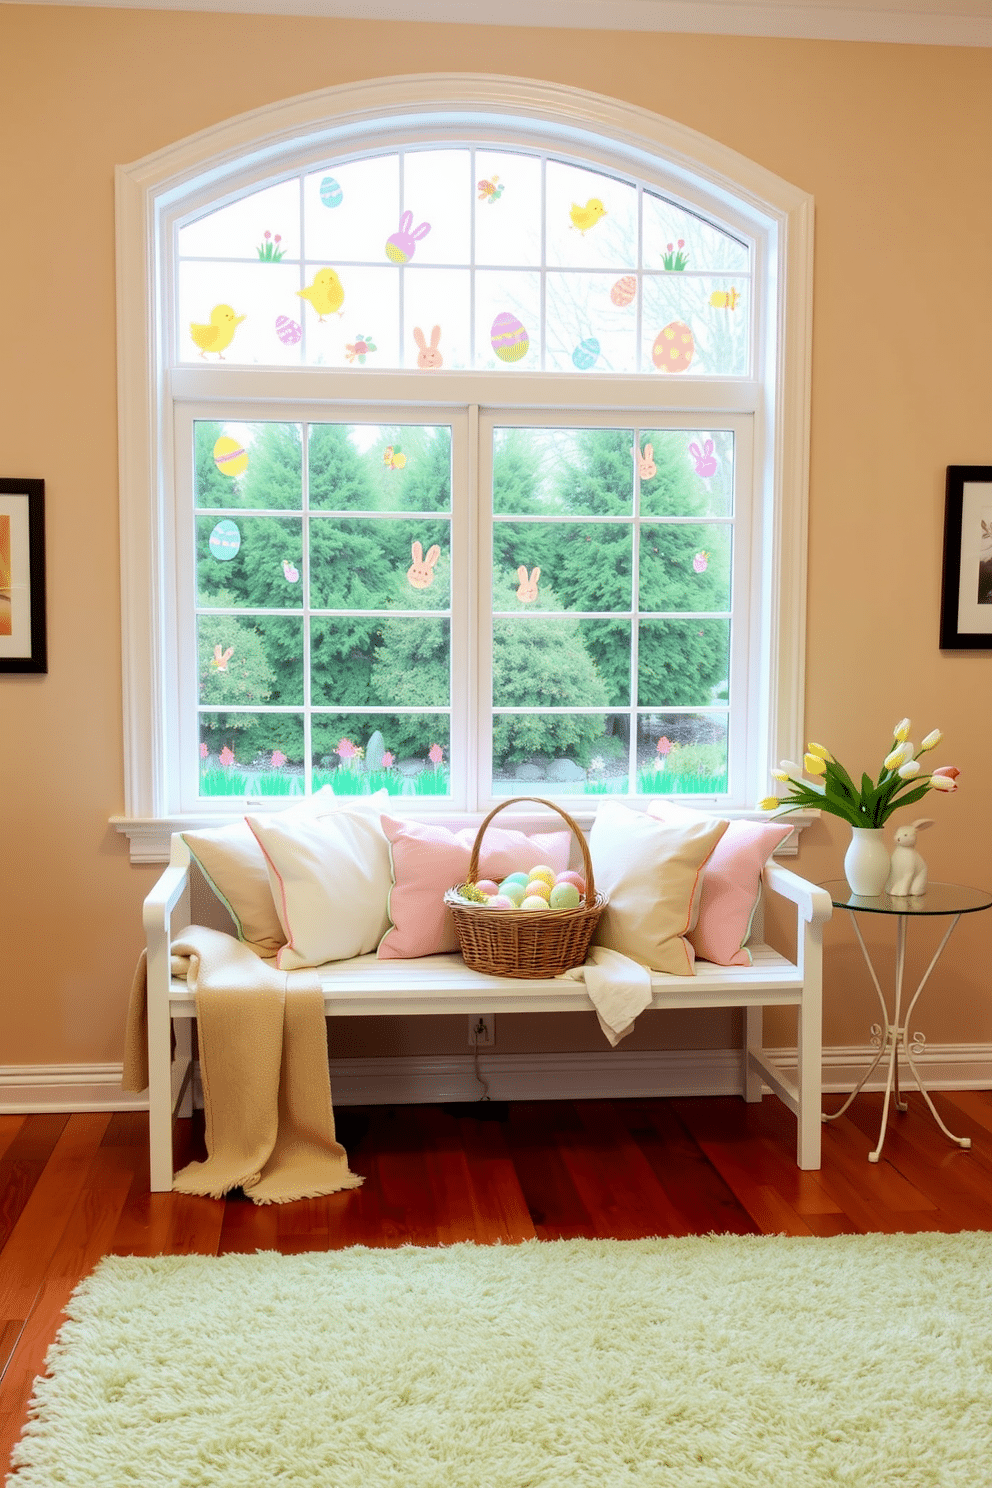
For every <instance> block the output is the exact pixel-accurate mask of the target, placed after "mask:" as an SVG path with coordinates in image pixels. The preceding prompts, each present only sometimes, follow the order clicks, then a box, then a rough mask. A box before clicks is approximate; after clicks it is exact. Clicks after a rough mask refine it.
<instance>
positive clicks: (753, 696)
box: [114, 74, 813, 862]
mask: <svg viewBox="0 0 992 1488" xmlns="http://www.w3.org/2000/svg"><path fill="white" fill-rule="evenodd" d="M469 137H471V138H475V139H477V140H478V139H483V140H489V141H492V142H493V143H496V142H498V143H500V144H502V145H504V146H507V147H512V145H513V144H514V143H516V144H519V145H520V146H522V147H524V148H532V149H533V148H538V149H548V150H554V151H557V152H559V153H561V154H564V155H570V156H571V157H572V158H575V159H581V160H584V161H588V162H589V163H590V164H593V165H599V166H601V167H602V168H603V169H605V170H607V171H609V170H611V169H612V170H616V171H618V172H620V173H624V172H626V173H628V174H636V175H638V176H640V177H641V178H643V179H644V180H645V181H647V182H652V183H654V184H656V185H657V189H658V190H660V191H661V192H662V194H666V195H669V196H672V197H674V198H675V199H681V200H683V201H685V202H686V203H687V204H689V205H691V206H696V207H697V208H699V209H701V210H702V211H703V212H704V213H707V214H708V215H710V216H712V217H713V218H714V219H715V220H716V221H718V222H723V223H726V224H727V225H728V227H730V228H731V230H736V231H738V232H739V233H740V234H741V235H742V236H746V237H748V238H749V239H750V240H751V242H752V243H753V244H754V269H755V274H754V280H753V283H754V309H755V318H754V323H753V365H754V370H755V376H754V378H753V379H730V380H725V379H707V378H699V377H696V378H682V379H679V380H677V381H676V380H674V379H671V378H669V379H666V380H665V382H664V384H663V386H664V395H663V398H662V396H661V395H660V385H659V382H658V379H657V378H651V377H647V376H636V375H635V376H633V377H631V378H626V379H624V399H625V403H624V406H625V407H626V408H627V409H628V410H629V411H630V413H631V416H632V417H639V418H643V419H647V418H650V417H651V416H652V415H653V416H655V417H657V415H658V414H659V412H660V410H659V407H658V405H659V403H661V402H663V403H664V412H665V413H666V414H668V413H673V414H676V415H677V414H678V413H679V411H680V410H684V411H685V412H686V413H692V414H694V415H697V416H700V417H704V416H706V415H712V416H713V417H714V418H715V417H716V416H717V415H718V414H720V413H734V412H741V413H743V412H750V413H752V414H753V418H754V444H753V471H754V510H755V522H754V536H755V545H756V551H755V555H754V556H755V558H756V559H757V564H758V571H759V572H760V573H762V574H763V575H764V576H765V577H764V580H763V581H762V582H761V585H760V597H759V598H758V600H757V602H756V604H755V606H754V607H753V609H752V621H753V624H752V634H753V642H752V648H751V649H752V668H751V682H750V717H751V718H752V719H753V720H755V727H754V728H753V729H752V728H751V727H750V726H749V729H748V734H749V737H752V736H753V747H752V748H751V749H750V750H749V759H748V762H747V767H746V778H747V785H748V788H749V793H750V794H751V795H752V797H753V798H756V797H757V795H758V794H761V793H763V792H764V790H765V789H766V788H767V786H766V782H767V771H768V769H769V768H770V767H771V766H773V765H774V764H775V763H776V762H777V760H778V759H780V758H783V757H795V756H796V754H797V753H801V750H802V739H803V704H804V650H805V608H806V531H807V486H808V448H809V405H810V375H811V326H812V246H813V233H812V228H813V203H812V198H811V197H810V196H809V195H808V194H807V193H805V192H803V191H801V190H799V189H798V188H797V187H794V186H792V185H790V184H789V183H787V182H785V181H783V180H781V179H780V178H779V177H777V176H775V175H773V174H772V173H770V172H768V171H766V170H764V168H763V167H761V166H759V165H757V164H755V163H754V162H752V161H749V160H747V159H746V158H745V157H743V156H741V155H739V154H737V153H736V152H735V151H732V150H729V149H728V148H727V147H725V146H723V145H721V144H719V143H717V142H716V141H713V140H710V139H707V138H706V137H705V136H703V135H700V134H698V133H696V132H695V131H693V130H690V129H687V128H685V127H684V126H683V125H681V124H678V123H676V122H674V121H672V120H669V119H665V118H662V117H661V116H659V115H656V114H653V113H650V112H648V111H647V110H644V109H640V108H637V107H635V106H633V105H630V104H626V103H623V102H620V101H618V100H614V99H608V98H604V97H601V96H599V95H596V94H590V93H585V92H582V91H580V90H577V89H572V88H565V87H561V86H559V85H557V84H552V83H545V82H537V81H533V80H529V79H520V78H507V77H493V76H486V75H477V76H473V75H464V74H459V75H435V76H420V77H399V78H380V79H375V80H373V81H371V82H363V83H356V84H348V85H345V86H342V87H339V88H331V89H327V90H324V91H322V92H318V93H313V94H309V95H306V96H304V97H302V98H297V99H290V100H287V101H285V102H283V103H279V104H275V105H272V106H270V107H268V108H263V109H259V110H256V111H254V112H252V113H250V114H245V115H242V116H240V117H238V118H235V119H231V120H228V121H226V122H225V123H223V124H220V125H218V126H216V127H215V128H213V129H210V130H206V131H204V132H203V133H201V134H198V135H195V136H193V137H191V138H189V139H186V140H182V141H179V142H178V143H176V144H175V145H172V146H169V147H167V148H166V149H164V150H161V151H159V152H157V153H156V154H154V155H152V156H148V157H146V158H145V159H144V160H142V161H138V162H136V163H134V164H132V165H129V166H121V167H118V170H117V205H118V213H117V264H118V408H119V464H120V486H121V592H122V627H123V687H124V697H123V705H124V767H125V812H124V814H123V815H122V816H120V817H116V818H114V822H115V825H117V827H118V829H119V830H121V831H124V832H126V833H127V835H128V836H129V838H130V841H131V856H132V860H133V861H156V862H157V861H160V860H161V859H162V857H163V855H165V854H166V850H167V843H168V834H169V832H170V831H171V830H174V829H175V828H176V827H178V826H180V825H182V824H184V823H188V822H190V821H192V820H193V819H194V818H191V817H188V816H187V817H181V816H179V815H177V814H176V813H175V812H174V809H173V807H174V801H175V796H174V794H173V781H174V779H175V776H176V770H177V765H176V761H175V760H174V759H173V758H172V757H171V756H170V746H169V731H168V729H166V728H165V727H163V721H164V720H166V719H169V718H170V717H171V716H172V712H173V711H174V708H175V695H174V692H173V691H172V688H173V686H174V681H175V675H176V658H175V640H174V636H173V634H172V625H171V620H170V617H171V615H172V614H173V613H174V608H173V607H174V603H175V597H174V596H175V589H174V585H175V575H176V552H175V548H174V538H173V534H174V510H173V506H174V498H175V465H174V459H175V456H174V428H173V425H174V410H175V408H176V406H177V404H178V403H182V402H185V401H187V400H191V399H192V400H195V401H196V402H197V403H199V402H201V401H207V402H215V403H218V404H219V403H220V402H224V403H227V404H228V405H229V406H230V407H233V406H234V405H235V404H236V405H237V406H239V407H240V408H241V409H242V410H244V409H250V406H251V403H252V401H253V400H257V399H259V398H260V396H261V392H262V387H263V381H264V378H265V376H266V374H265V371H264V369H262V370H261V371H259V370H256V369H254V368H244V367H241V368H238V367H233V366H232V367H225V368H214V367H209V368H207V367H204V368H199V367H196V368H190V367H176V366H174V365H173V364H172V357H171V348H172V346H173V322H174V318H175V317H174V308H173V301H172V280H171V264H172V254H173V252H174V241H175V230H176V223H177V222H178V221H179V219H180V218H182V217H188V215H189V214H190V213H191V212H192V211H194V210H196V209H197V208H198V207H203V206H206V205H207V204H210V203H213V204H220V203H222V202H224V201H225V200H230V199H233V198H234V197H236V196H238V195H240V194H242V193H243V192H244V191H245V190H246V189H250V187H251V185H252V184H253V183H256V182H257V183H259V184H260V183H261V182H262V181H263V180H268V179H273V178H276V177H278V176H279V174H280V171H281V170H282V173H283V174H288V173H290V172H291V171H295V170H299V169H300V168H301V167H306V166H308V165H312V167H313V168H317V167H319V166H320V165H322V164H323V163H324V162H325V161H326V160H328V159H329V158H331V157H334V156H337V157H340V156H341V155H347V154H349V153H350V154H365V153H368V152H369V151H370V150H372V149H375V148H376V147H379V148H381V149H384V150H385V149H388V148H391V147H396V146H397V145H404V144H411V143H418V142H419V143H428V142H452V143H453V142H456V141H458V142H460V141H461V140H464V139H466V138H469ZM367 374H368V369H365V370H364V371H363V375H362V386H363V391H367V393H368V396H369V398H370V400H372V401H374V402H376V403H404V402H407V403H411V404H414V403H415V404H417V405H420V406H422V405H423V404H424V392H425V389H424V379H423V374H422V373H418V372H405V371H400V372H394V373H388V372H387V373H381V374H380V373H376V374H374V376H373V377H371V378H370V377H368V375H367ZM268 377H269V387H270V388H271V380H272V374H271V373H270V374H268ZM278 378H279V396H280V398H284V399H285V400H286V402H287V403H296V402H299V403H305V404H314V403H316V402H319V403H320V405H321V408H322V409H323V410H324V411H325V417H326V416H328V415H329V416H332V417H333V416H334V408H335V406H336V405H341V406H344V405H346V404H348V403H354V400H355V384H354V381H353V380H351V381H349V374H348V373H347V372H336V371H326V370H325V369H322V368H299V369H287V368H281V369H279V372H278ZM431 378H432V386H431V394H432V396H431V404H432V405H436V406H438V408H439V409H443V408H444V407H446V406H447V407H451V408H461V409H464V408H465V407H466V404H467V403H468V402H472V403H474V404H475V405H477V406H478V405H481V406H484V407H506V406H507V401H508V397H512V392H511V388H510V385H509V379H508V378H506V377H504V376H501V375H498V374H493V375H490V374H486V373H475V372H473V373H460V372H448V371H446V370H442V371H440V372H435V373H432V374H431ZM518 378H520V379H526V389H527V398H526V403H527V404H528V405H529V406H534V405H535V404H537V405H540V404H542V403H544V404H546V405H547V406H554V405H556V404H557V405H558V406H559V407H560V406H561V404H562V401H563V399H567V401H568V404H569V406H570V407H572V408H575V409H576V410H577V411H578V410H581V409H588V410H590V411H591V410H594V409H596V408H602V407H604V406H605V407H609V406H610V405H614V406H615V405H616V379H608V378H603V377H597V376H596V375H594V374H588V373H586V374H583V375H581V376H580V377H575V378H573V377H570V376H568V375H567V374H540V373H536V374H530V373H516V374H515V375H514V379H513V381H514V383H515V382H516V381H517V379H518ZM469 379H470V380H471V394H467V387H468V380H469ZM566 383H567V388H566ZM606 383H612V386H610V387H606V386H604V384H606ZM266 401H268V399H266ZM232 416H233V415H232ZM249 416H250V415H249V413H246V412H241V413H240V414H239V415H238V417H240V418H246V417H249ZM472 443H473V441H472V440H471V438H470V441H469V446H470V450H471V448H472ZM470 458H472V457H471V456H470ZM469 475H470V479H471V480H472V481H473V482H474V480H475V479H476V476H477V472H476V471H475V470H471V471H470V472H469ZM734 804H735V806H736V807H737V810H738V814H747V808H748V806H749V804H750V803H749V802H748V801H747V800H745V799H744V798H743V797H742V798H741V800H740V801H738V802H735V803H734ZM229 814H230V809H229V808H228V815H229ZM210 819H215V818H213V817H212V813H211V812H210V811H209V808H208V807H205V809H204V811H203V812H201V813H198V814H197V816H196V818H195V820H198V821H205V820H210Z"/></svg>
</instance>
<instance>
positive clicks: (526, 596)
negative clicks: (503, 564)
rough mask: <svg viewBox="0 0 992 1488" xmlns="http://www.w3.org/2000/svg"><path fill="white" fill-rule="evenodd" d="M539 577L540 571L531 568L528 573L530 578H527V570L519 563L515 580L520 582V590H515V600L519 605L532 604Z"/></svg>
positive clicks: (535, 596) (535, 595)
mask: <svg viewBox="0 0 992 1488" xmlns="http://www.w3.org/2000/svg"><path fill="white" fill-rule="evenodd" d="M540 577H541V570H540V569H539V568H532V569H531V571H530V578H528V577H527V570H526V568H525V567H524V565H523V564H522V563H521V565H520V567H519V568H518V569H517V578H518V579H519V580H520V588H519V589H518V590H517V598H518V599H519V601H520V603H521V604H533V603H534V601H535V599H536V598H537V581H538V579H539V578H540Z"/></svg>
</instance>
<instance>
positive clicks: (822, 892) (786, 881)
mask: <svg viewBox="0 0 992 1488" xmlns="http://www.w3.org/2000/svg"><path fill="white" fill-rule="evenodd" d="M763 877H764V881H765V886H766V888H767V889H768V890H769V892H770V893H773V894H781V895H782V897H783V899H790V900H791V901H792V903H793V904H795V905H796V906H797V908H798V910H799V915H800V917H801V918H802V919H804V920H806V921H808V922H809V923H810V924H811V925H822V924H823V923H824V922H825V921H826V920H829V918H830V916H831V915H832V914H833V905H832V904H831V902H830V895H829V894H828V893H827V891H826V889H821V888H820V887H819V886H818V885H817V884H814V883H810V882H809V880H808V879H806V878H800V876H799V874H798V873H793V872H792V870H791V869H789V868H783V867H782V866H781V864H779V863H773V862H768V863H766V864H765V868H764V874H763Z"/></svg>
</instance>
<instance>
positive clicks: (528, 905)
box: [520, 894, 548, 910]
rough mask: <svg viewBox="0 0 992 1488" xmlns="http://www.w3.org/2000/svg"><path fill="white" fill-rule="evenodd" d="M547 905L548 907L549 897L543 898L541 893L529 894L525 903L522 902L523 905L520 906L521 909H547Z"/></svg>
mask: <svg viewBox="0 0 992 1488" xmlns="http://www.w3.org/2000/svg"><path fill="white" fill-rule="evenodd" d="M547 907H548V901H547V899H542V898H541V897H540V895H539V894H528V895H527V898H526V899H525V900H524V902H523V904H521V906H520V908H521V909H527V910H535V909H547Z"/></svg>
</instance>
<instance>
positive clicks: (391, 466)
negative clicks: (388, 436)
mask: <svg viewBox="0 0 992 1488" xmlns="http://www.w3.org/2000/svg"><path fill="white" fill-rule="evenodd" d="M382 463H383V465H385V467H386V469H387V470H402V469H403V467H404V465H405V464H406V455H405V454H404V453H403V451H402V450H401V449H400V447H399V445H398V444H396V445H393V444H387V445H386V448H385V449H384V450H383V452H382Z"/></svg>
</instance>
